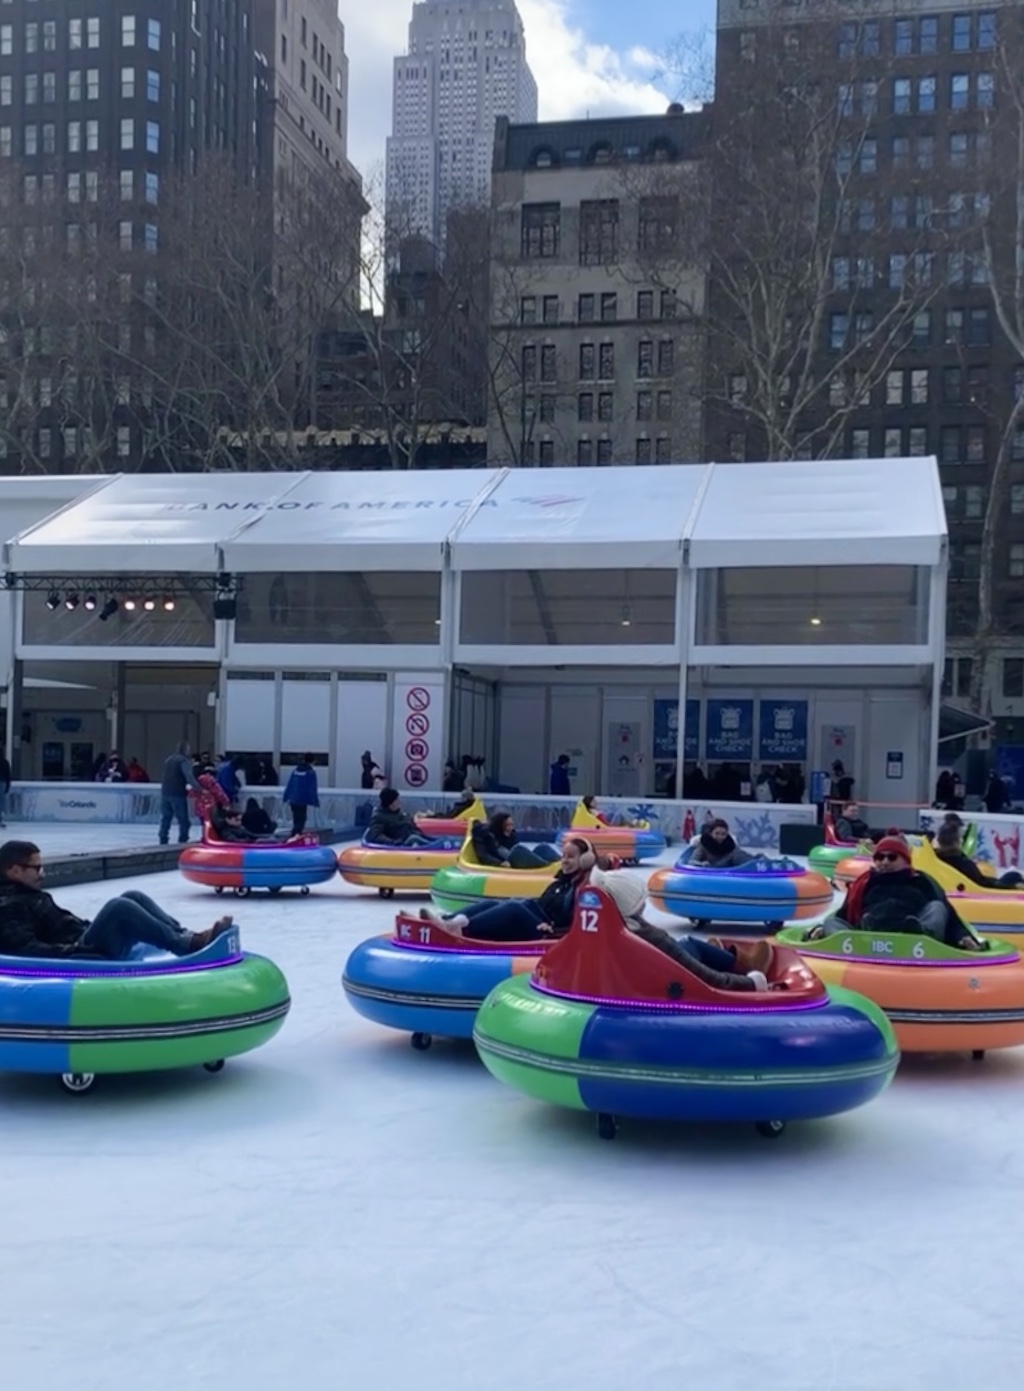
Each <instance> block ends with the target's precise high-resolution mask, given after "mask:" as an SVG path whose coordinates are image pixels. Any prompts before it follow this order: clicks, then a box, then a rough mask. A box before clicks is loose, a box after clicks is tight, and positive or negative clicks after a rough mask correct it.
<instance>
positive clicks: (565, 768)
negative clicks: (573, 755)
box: [548, 753, 572, 797]
mask: <svg viewBox="0 0 1024 1391" xmlns="http://www.w3.org/2000/svg"><path fill="white" fill-rule="evenodd" d="M548 791H549V792H550V794H551V796H552V797H570V796H571V795H572V788H571V787H570V786H569V755H568V754H567V753H560V754H559V755H558V757H557V758H556V759H555V761H554V763H552V765H551V778H550V781H549V783H548Z"/></svg>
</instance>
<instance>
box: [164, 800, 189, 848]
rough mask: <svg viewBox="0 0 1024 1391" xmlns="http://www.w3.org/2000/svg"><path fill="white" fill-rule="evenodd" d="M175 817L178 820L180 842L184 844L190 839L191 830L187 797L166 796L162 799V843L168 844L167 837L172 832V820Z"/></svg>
mask: <svg viewBox="0 0 1024 1391" xmlns="http://www.w3.org/2000/svg"><path fill="white" fill-rule="evenodd" d="M175 818H177V822H178V831H179V835H178V842H179V844H181V845H184V844H185V842H186V841H187V840H188V830H189V819H188V798H187V797H164V798H162V799H161V808H160V834H159V840H160V844H161V845H166V844H167V838H168V836H169V835H170V834H171V822H172V820H174V819H175Z"/></svg>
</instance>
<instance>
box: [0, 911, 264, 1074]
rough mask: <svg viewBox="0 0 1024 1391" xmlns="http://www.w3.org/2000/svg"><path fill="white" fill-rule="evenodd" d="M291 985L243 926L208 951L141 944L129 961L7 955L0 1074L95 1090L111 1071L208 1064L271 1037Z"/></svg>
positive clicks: (1, 961) (2, 967) (0, 1006)
mask: <svg viewBox="0 0 1024 1391" xmlns="http://www.w3.org/2000/svg"><path fill="white" fill-rule="evenodd" d="M290 1004H291V1001H290V999H289V996H288V984H287V981H286V980H285V978H284V976H283V975H282V974H281V972H280V970H279V969H278V968H277V966H275V965H274V963H273V962H272V961H268V960H267V958H266V957H263V956H254V955H252V954H251V953H249V952H243V951H242V949H241V943H240V940H239V934H238V930H237V928H236V929H233V930H232V931H230V932H226V933H223V934H222V935H221V936H220V937H218V938H217V939H216V940H215V941H213V942H211V943H210V945H209V946H208V947H207V948H206V949H205V950H204V951H201V952H196V953H195V954H194V955H192V956H185V957H178V956H172V955H171V954H170V953H169V952H161V951H156V950H154V949H153V948H151V947H136V948H135V951H134V952H133V954H132V957H131V959H130V960H127V961H92V960H88V959H86V958H82V957H60V958H54V959H53V960H50V959H49V958H42V957H23V956H19V957H14V956H0V1072H33V1073H48V1074H53V1075H56V1076H58V1077H60V1079H61V1081H62V1083H63V1084H64V1086H65V1087H66V1088H67V1090H68V1091H72V1092H83V1091H87V1090H88V1089H89V1088H90V1087H91V1086H92V1084H93V1082H94V1081H95V1079H96V1077H97V1076H99V1075H101V1074H104V1073H119V1072H161V1071H165V1070H169V1069H174V1068H186V1067H199V1066H202V1067H204V1068H206V1070H207V1071H208V1072H219V1071H220V1070H221V1068H222V1067H223V1066H224V1061H225V1059H226V1058H233V1057H237V1056H238V1055H239V1054H241V1053H248V1052H251V1051H252V1050H253V1049H254V1048H259V1047H261V1046H262V1045H263V1044H264V1043H266V1042H268V1040H270V1039H271V1038H273V1036H274V1035H275V1034H276V1033H277V1031H278V1030H279V1029H280V1027H281V1025H282V1024H283V1023H284V1019H285V1015H286V1014H287V1013H288V1010H289V1007H290Z"/></svg>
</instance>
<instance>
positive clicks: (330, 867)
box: [178, 836, 338, 897]
mask: <svg viewBox="0 0 1024 1391" xmlns="http://www.w3.org/2000/svg"><path fill="white" fill-rule="evenodd" d="M178 868H179V869H180V870H181V872H182V874H183V875H184V877H185V878H186V879H188V880H189V882H190V883H192V884H203V885H204V886H205V887H206V888H208V889H213V890H214V892H215V893H219V894H220V893H223V892H224V890H225V889H231V890H232V891H233V892H234V893H236V894H237V895H239V897H242V896H245V895H248V894H249V893H251V892H252V890H253V889H267V890H268V891H269V892H270V893H272V894H279V893H280V892H281V890H282V889H298V890H299V892H300V893H302V894H308V893H309V886H310V885H311V884H326V883H327V882H328V880H330V879H333V878H334V876H335V875H336V874H337V872H338V861H337V859H336V858H335V854H334V851H333V850H332V849H331V847H330V846H329V845H321V844H320V842H319V841H318V840H317V838H316V837H315V836H297V837H295V838H294V839H293V840H284V841H276V842H271V841H267V842H265V843H260V842H256V843H253V844H245V843H241V842H239V843H236V842H233V841H225V840H214V839H208V838H206V837H205V836H204V838H203V839H202V840H201V841H199V842H198V843H197V844H195V845H186V846H185V849H184V850H183V851H182V852H181V855H180V857H179V859H178Z"/></svg>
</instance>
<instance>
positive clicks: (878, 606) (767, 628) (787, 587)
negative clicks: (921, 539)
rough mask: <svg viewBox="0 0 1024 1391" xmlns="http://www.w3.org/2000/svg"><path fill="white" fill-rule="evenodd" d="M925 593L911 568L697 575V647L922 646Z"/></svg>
mask: <svg viewBox="0 0 1024 1391" xmlns="http://www.w3.org/2000/svg"><path fill="white" fill-rule="evenodd" d="M928 593H929V586H928V571H927V569H926V568H923V567H920V566H914V565H850V566H828V567H820V568H813V567H806V568H805V567H800V568H796V567H793V568H790V567H787V566H781V567H779V568H777V569H776V568H771V567H763V568H757V569H754V568H750V569H747V568H742V569H740V568H737V569H730V570H702V571H700V572H699V574H698V576H697V643H698V644H699V645H702V646H705V645H706V646H739V645H746V644H749V645H751V646H773V647H774V646H780V645H783V644H785V645H792V646H797V647H804V646H807V645H813V646H819V647H820V646H832V645H843V646H846V645H851V644H852V645H856V644H865V645H870V644H876V643H877V644H883V645H896V644H900V643H906V644H910V645H923V644H924V643H926V642H927V641H928Z"/></svg>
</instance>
